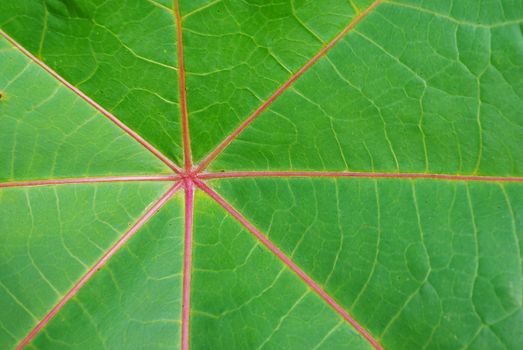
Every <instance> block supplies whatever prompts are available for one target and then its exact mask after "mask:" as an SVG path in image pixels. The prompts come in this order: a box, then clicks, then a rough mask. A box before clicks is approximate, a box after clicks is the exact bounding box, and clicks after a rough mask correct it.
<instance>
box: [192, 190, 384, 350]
mask: <svg viewBox="0 0 523 350" xmlns="http://www.w3.org/2000/svg"><path fill="white" fill-rule="evenodd" d="M194 183H195V184H196V185H197V186H198V187H200V188H201V189H202V190H203V191H205V192H206V193H207V194H208V195H209V196H211V197H212V198H213V199H214V200H215V201H216V202H218V204H220V205H221V206H222V207H223V208H224V209H225V210H227V211H228V212H229V213H230V214H231V215H232V216H233V217H234V218H235V219H236V220H238V221H239V222H240V223H241V224H242V225H243V226H245V228H247V229H248V230H249V231H250V232H251V233H252V234H253V235H254V236H255V237H256V238H257V239H258V240H259V241H260V242H261V243H262V244H263V245H264V246H265V247H267V248H268V249H269V250H270V251H272V252H273V253H274V255H276V256H277V257H278V258H279V259H280V260H281V261H282V262H283V263H284V264H285V265H287V266H288V267H289V268H290V269H291V270H293V271H294V272H295V273H296V274H297V275H298V276H299V277H300V278H301V279H302V280H303V281H304V282H305V283H306V284H307V285H308V286H309V287H310V288H311V289H312V290H314V291H315V292H316V293H317V294H318V295H319V296H320V297H321V298H323V300H325V301H326V302H327V303H328V304H329V305H330V306H331V307H332V308H333V309H334V310H335V311H336V312H337V313H338V314H340V316H341V317H343V318H344V319H345V320H346V321H347V322H349V323H350V324H351V325H352V326H353V327H354V328H355V329H356V330H357V331H358V332H359V333H360V334H361V335H362V336H363V337H365V339H367V341H368V342H369V343H370V344H371V345H372V346H373V347H374V348H376V349H379V350H382V349H383V348H382V347H381V345H380V344H379V343H378V342H377V341H376V340H375V339H374V338H373V337H372V336H371V335H370V333H369V332H367V330H365V329H364V328H363V327H362V326H361V325H360V324H359V323H358V322H357V321H356V320H354V319H353V318H352V317H351V316H350V315H349V314H348V313H347V311H345V310H344V309H343V308H342V307H341V306H340V305H339V304H338V303H337V302H336V301H335V300H334V299H333V298H332V297H331V296H330V295H328V294H327V292H325V291H324V290H323V289H322V288H321V287H320V286H319V285H318V284H317V283H316V282H315V281H314V280H313V279H312V278H311V277H309V276H308V275H307V274H306V273H305V272H304V271H303V270H302V269H300V268H299V267H298V265H296V264H295V263H294V262H293V261H292V260H291V259H290V258H289V257H287V256H286V255H285V254H284V253H283V252H282V251H281V250H280V249H279V248H278V247H276V245H275V244H274V243H272V242H271V241H270V240H269V239H268V238H267V237H266V236H265V235H264V234H263V233H261V232H260V231H259V230H258V229H257V228H256V227H255V226H254V225H253V224H251V223H250V222H249V221H248V220H247V219H246V218H245V217H243V216H242V215H241V214H240V213H239V212H238V211H237V210H236V209H234V207H233V206H232V205H230V204H229V203H228V202H227V201H225V199H223V198H222V197H221V196H220V195H219V194H218V193H216V192H215V191H213V190H212V189H211V188H210V187H208V186H207V185H205V184H204V183H203V182H201V181H199V180H194Z"/></svg>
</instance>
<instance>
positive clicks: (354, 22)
mask: <svg viewBox="0 0 523 350" xmlns="http://www.w3.org/2000/svg"><path fill="white" fill-rule="evenodd" d="M380 2H381V0H376V1H374V2H373V3H372V4H371V5H370V6H369V7H367V8H366V9H365V11H363V12H361V13H360V14H359V15H358V16H357V17H355V18H354V19H353V20H352V21H351V22H350V23H349V24H348V25H347V26H346V27H345V28H344V29H343V30H342V31H341V32H340V33H339V34H338V35H337V36H336V37H335V38H334V39H332V40H331V41H330V42H329V43H327V45H325V46H324V47H323V48H322V49H321V50H320V51H319V52H318V53H317V54H316V55H315V56H314V57H312V58H311V59H310V60H309V61H308V62H307V63H306V64H305V65H304V66H303V67H301V68H300V69H299V70H298V71H297V72H296V73H294V74H293V75H292V76H291V77H290V78H289V80H287V81H286V82H285V83H283V85H282V86H280V87H279V88H278V89H277V90H276V91H275V92H274V93H273V94H272V95H271V96H270V97H269V98H268V99H267V100H266V101H265V102H264V103H263V104H262V105H261V106H259V107H258V108H257V109H256V110H255V111H254V112H253V113H252V114H251V115H250V116H249V117H248V118H247V119H246V120H245V121H244V122H243V123H242V124H240V126H239V127H238V128H237V129H236V130H234V131H233V132H232V133H231V134H230V135H229V136H227V138H225V140H223V141H222V143H220V144H219V145H218V146H217V147H216V148H215V149H214V150H213V151H212V152H211V153H210V154H209V155H208V156H207V157H206V158H205V159H204V160H203V161H202V162H201V163H200V164H199V165H198V167H197V168H196V172H197V173H199V172H201V171H202V170H204V169H205V168H206V167H207V166H208V165H209V163H211V162H212V161H213V160H214V159H215V158H216V157H217V156H218V155H219V154H220V153H221V152H222V151H223V150H224V149H225V148H226V147H227V146H228V145H229V144H230V143H231V142H232V141H234V139H235V138H236V137H238V135H239V134H240V133H242V132H243V130H244V129H245V128H247V127H248V126H249V125H250V124H251V123H252V122H253V121H254V120H255V119H256V118H257V117H258V116H259V115H260V114H261V113H262V112H263V111H264V110H266V109H267V108H268V107H269V106H270V105H271V104H272V103H273V102H274V101H275V100H276V99H277V98H278V97H279V96H280V95H281V94H283V92H285V90H287V89H288V88H289V87H290V86H291V85H292V84H293V83H294V82H295V81H296V80H297V79H298V78H299V77H300V76H302V75H303V73H305V72H306V71H307V70H308V69H309V68H310V67H312V66H313V65H314V64H315V63H316V62H317V61H318V60H319V59H320V58H322V57H323V56H324V55H325V54H326V53H327V52H328V51H329V50H330V49H331V48H332V47H333V46H334V45H336V44H337V43H338V42H339V41H340V40H341V39H342V38H343V37H344V36H345V35H346V34H347V33H348V32H350V31H351V30H352V29H353V28H354V27H355V26H356V25H357V24H358V23H359V22H360V21H361V20H362V19H363V18H365V16H367V15H368V14H369V13H370V12H371V11H372V10H373V9H374V8H376V6H378V5H379V3H380Z"/></svg>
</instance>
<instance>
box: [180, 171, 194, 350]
mask: <svg viewBox="0 0 523 350" xmlns="http://www.w3.org/2000/svg"><path fill="white" fill-rule="evenodd" d="M184 182H185V244H184V258H183V306H182V349H183V350H188V349H189V317H190V309H191V308H190V306H191V264H192V230H193V214H194V185H193V182H192V180H191V179H189V178H186V179H185V180H184Z"/></svg>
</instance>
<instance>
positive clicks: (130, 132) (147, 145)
mask: <svg viewBox="0 0 523 350" xmlns="http://www.w3.org/2000/svg"><path fill="white" fill-rule="evenodd" d="M0 34H1V35H2V36H3V37H4V38H5V39H7V40H8V41H9V42H10V43H11V44H13V46H15V47H16V48H17V49H18V50H20V51H21V52H22V53H23V54H24V55H26V56H27V57H29V58H30V59H31V60H32V61H33V62H35V63H36V64H38V65H39V66H40V67H42V68H43V69H44V70H45V71H47V72H48V73H49V74H51V75H52V76H53V77H54V78H55V79H56V80H58V81H59V82H60V83H62V84H63V85H65V86H66V87H67V88H68V89H70V90H71V91H73V92H74V93H75V94H76V95H78V96H80V97H81V98H82V99H84V100H85V101H86V102H87V103H89V104H90V105H91V106H92V107H94V108H95V109H96V110H98V111H99V112H100V113H102V114H103V115H104V116H106V117H107V118H109V120H111V121H112V122H113V123H114V124H116V125H117V126H118V127H120V129H122V130H123V131H125V132H126V133H127V134H128V135H129V136H131V137H132V138H133V139H135V140H136V141H138V142H139V143H140V144H141V145H142V146H144V147H145V148H146V149H147V150H149V152H151V153H152V154H154V155H155V156H156V157H157V158H159V159H160V160H161V161H162V162H164V163H165V164H166V165H167V166H168V167H169V168H171V169H172V170H174V171H175V172H177V173H180V172H181V169H180V168H179V167H178V166H177V165H176V164H174V162H173V161H172V160H170V159H169V158H167V157H166V156H164V155H163V154H162V153H161V152H160V151H159V150H157V149H156V148H155V147H154V146H153V145H151V144H150V143H148V142H147V141H145V139H144V138H142V137H141V136H140V135H138V134H137V133H136V132H135V131H134V130H132V129H131V128H129V127H128V126H127V125H125V124H124V123H123V122H121V121H120V120H119V119H118V118H116V117H115V116H114V115H113V114H111V113H110V112H109V111H108V110H106V109H105V108H103V107H102V106H100V105H99V104H98V103H96V102H95V101H94V100H93V99H92V98H90V97H89V96H87V95H86V94H84V93H83V92H82V91H80V89H78V88H77V87H76V86H74V85H73V84H71V83H69V82H68V81H67V80H65V79H64V78H62V77H61V76H60V75H59V74H58V73H56V72H55V71H54V70H53V69H52V68H51V67H49V66H47V65H46V64H45V63H44V62H42V61H40V60H39V59H38V58H36V57H35V56H33V54H31V53H30V52H29V51H27V50H26V49H25V48H24V47H23V46H22V45H20V44H19V43H18V42H16V41H15V40H14V39H13V38H11V37H10V36H9V35H8V34H7V33H6V32H4V31H3V30H0Z"/></svg>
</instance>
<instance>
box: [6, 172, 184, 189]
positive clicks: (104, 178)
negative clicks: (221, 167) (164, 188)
mask: <svg viewBox="0 0 523 350" xmlns="http://www.w3.org/2000/svg"><path fill="white" fill-rule="evenodd" d="M178 179H179V176H177V175H152V176H101V177H82V178H68V179H53V180H28V181H13V182H2V183H0V188H2V187H28V186H45V185H66V184H84V183H98V182H124V181H176V180H178Z"/></svg>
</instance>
